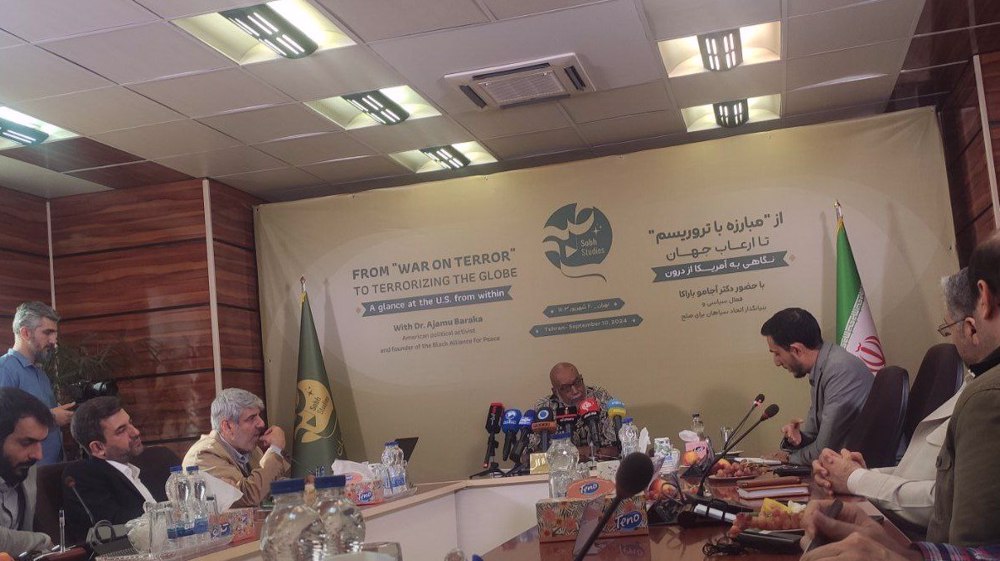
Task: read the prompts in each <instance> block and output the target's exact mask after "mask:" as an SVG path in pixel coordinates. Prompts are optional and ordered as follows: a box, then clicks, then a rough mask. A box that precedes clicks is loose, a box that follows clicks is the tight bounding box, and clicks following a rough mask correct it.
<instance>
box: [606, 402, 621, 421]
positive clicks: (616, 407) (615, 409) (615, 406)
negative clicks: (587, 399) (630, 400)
mask: <svg viewBox="0 0 1000 561" xmlns="http://www.w3.org/2000/svg"><path fill="white" fill-rule="evenodd" d="M608 417H611V418H614V417H625V404H624V403H622V402H621V401H619V400H617V399H612V400H611V401H609V402H608Z"/></svg>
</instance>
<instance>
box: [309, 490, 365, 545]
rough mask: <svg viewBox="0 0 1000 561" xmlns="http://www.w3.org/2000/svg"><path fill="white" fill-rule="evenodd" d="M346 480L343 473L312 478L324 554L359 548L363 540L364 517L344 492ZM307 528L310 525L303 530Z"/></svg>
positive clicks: (310, 528)
mask: <svg viewBox="0 0 1000 561" xmlns="http://www.w3.org/2000/svg"><path fill="white" fill-rule="evenodd" d="M346 483H347V478H346V477H344V476H343V475H330V476H326V477H317V478H316V510H317V511H319V517H320V520H322V521H323V526H324V529H325V532H326V542H325V551H324V553H325V554H327V555H337V554H341V553H355V552H358V551H361V545H362V544H364V542H365V520H364V518H363V517H362V516H361V509H359V508H358V507H357V506H356V505H355V504H354V503H352V502H351V500H350V499H348V498H347V496H345V495H344V485H345V484H346ZM311 530H312V527H311V526H310V527H309V528H307V529H306V532H311ZM306 532H303V534H302V539H300V541H299V544H300V548H301V545H302V544H303V540H304V539H305V538H306V537H307V536H306ZM313 559H316V556H315V555H314V556H313ZM317 561H318V560H317Z"/></svg>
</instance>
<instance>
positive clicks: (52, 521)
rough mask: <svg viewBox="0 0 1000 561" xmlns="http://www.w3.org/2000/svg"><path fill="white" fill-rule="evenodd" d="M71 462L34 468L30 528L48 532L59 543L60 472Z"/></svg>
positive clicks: (61, 494)
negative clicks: (32, 506)
mask: <svg viewBox="0 0 1000 561" xmlns="http://www.w3.org/2000/svg"><path fill="white" fill-rule="evenodd" d="M71 463H72V462H60V463H58V464H49V465H47V466H38V467H37V468H35V469H36V470H37V471H36V474H35V477H36V485H37V491H36V495H35V519H34V521H33V522H32V524H33V526H32V528H33V529H34V531H36V532H42V533H43V534H48V536H49V537H50V538H52V543H55V544H58V543H59V509H61V508H62V507H63V484H62V474H63V470H64V469H66V466H68V465H69V464H71Z"/></svg>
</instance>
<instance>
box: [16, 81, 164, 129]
mask: <svg viewBox="0 0 1000 561" xmlns="http://www.w3.org/2000/svg"><path fill="white" fill-rule="evenodd" d="M12 106H13V107H14V109H17V110H18V111H21V112H23V113H27V114H28V115H31V116H32V117H36V118H38V119H41V120H43V121H45V122H47V123H52V124H53V125H58V126H60V127H62V128H64V129H68V130H71V131H74V132H76V133H79V134H85V135H91V134H100V133H102V132H108V131H113V130H118V129H128V128H134V127H141V126H143V125H153V124H156V123H165V122H168V121H178V120H182V119H184V116H183V115H181V114H180V113H177V112H176V111H173V110H171V109H169V108H167V107H164V106H162V105H160V104H159V103H156V102H155V101H151V100H149V99H146V98H145V97H142V96H141V95H139V94H137V93H135V92H132V91H130V90H128V89H126V88H123V87H121V86H112V87H110V88H100V89H96V90H87V91H85V92H77V93H71V94H65V95H59V96H55V97H47V98H43V99H34V100H28V101H22V102H20V103H15V104H12Z"/></svg>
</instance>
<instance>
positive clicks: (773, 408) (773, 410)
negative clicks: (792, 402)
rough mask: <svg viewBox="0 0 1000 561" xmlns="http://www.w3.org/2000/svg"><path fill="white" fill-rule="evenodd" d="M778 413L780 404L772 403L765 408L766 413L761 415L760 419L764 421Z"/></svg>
mask: <svg viewBox="0 0 1000 561" xmlns="http://www.w3.org/2000/svg"><path fill="white" fill-rule="evenodd" d="M777 414H778V404H777V403H772V404H771V405H768V406H767V409H765V410H764V414H763V415H761V416H760V420H761V421H763V420H765V419H770V418H771V417H773V416H775V415H777Z"/></svg>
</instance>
